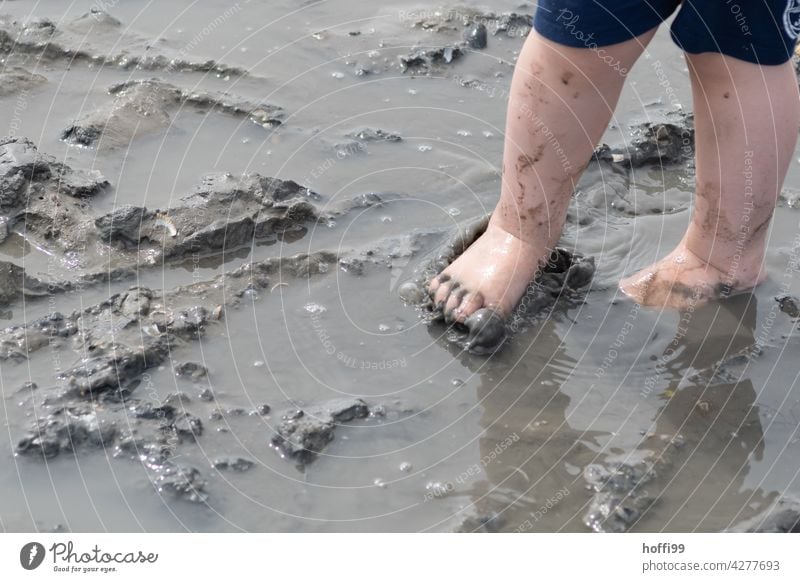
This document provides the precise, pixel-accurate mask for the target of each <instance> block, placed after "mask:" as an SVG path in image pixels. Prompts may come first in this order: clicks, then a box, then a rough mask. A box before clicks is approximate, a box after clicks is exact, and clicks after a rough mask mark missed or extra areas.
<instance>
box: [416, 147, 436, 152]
mask: <svg viewBox="0 0 800 582" xmlns="http://www.w3.org/2000/svg"><path fill="white" fill-rule="evenodd" d="M417 149H418V150H419V151H421V152H429V151H431V150H432V149H433V146H429V145H421V146H419V147H418V148H417Z"/></svg>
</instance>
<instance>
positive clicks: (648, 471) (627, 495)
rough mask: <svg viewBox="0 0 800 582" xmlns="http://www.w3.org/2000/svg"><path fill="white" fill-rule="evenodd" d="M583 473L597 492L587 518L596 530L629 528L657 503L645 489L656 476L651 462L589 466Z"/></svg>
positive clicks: (607, 530)
mask: <svg viewBox="0 0 800 582" xmlns="http://www.w3.org/2000/svg"><path fill="white" fill-rule="evenodd" d="M583 475H584V478H585V479H586V482H587V484H588V487H589V489H590V490H591V491H593V492H594V496H593V498H592V501H591V503H590V505H589V511H588V512H587V514H586V516H585V517H584V520H583V521H584V523H585V524H586V526H587V527H589V528H590V529H591V530H593V531H596V532H624V531H627V530H628V529H629V528H630V527H631V526H632V525H633V524H635V523H636V522H637V521H638V520H639V518H640V517H641V516H642V513H643V512H645V511H646V510H647V509H649V508H650V507H651V506H652V504H653V498H651V497H650V496H649V495H648V494H647V491H645V490H644V486H645V485H647V484H648V483H649V482H650V481H652V480H653V478H654V477H655V472H654V470H653V467H652V466H651V465H650V464H649V463H646V462H644V461H642V462H639V463H619V464H612V465H611V466H603V465H589V466H588V467H586V469H585V470H584V473H583Z"/></svg>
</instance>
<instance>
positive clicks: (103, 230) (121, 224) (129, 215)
mask: <svg viewBox="0 0 800 582" xmlns="http://www.w3.org/2000/svg"><path fill="white" fill-rule="evenodd" d="M146 212H147V211H146V209H144V208H142V207H139V206H133V205H131V204H124V205H122V206H118V207H117V208H115V209H114V210H113V211H112V212H109V213H108V214H104V215H103V216H101V217H99V218H97V219H96V220H95V221H94V224H95V227H96V228H97V232H98V234H99V235H100V238H101V239H102V240H103V241H104V242H108V243H110V242H113V241H117V240H121V241H125V242H128V243H134V242H138V241H139V239H140V238H141V234H140V232H141V228H142V221H143V219H144V217H145V216H146Z"/></svg>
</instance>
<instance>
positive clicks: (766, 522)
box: [727, 497, 800, 533]
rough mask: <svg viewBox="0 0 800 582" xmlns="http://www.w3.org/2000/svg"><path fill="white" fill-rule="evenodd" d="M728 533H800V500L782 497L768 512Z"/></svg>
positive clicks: (731, 529)
mask: <svg viewBox="0 0 800 582" xmlns="http://www.w3.org/2000/svg"><path fill="white" fill-rule="evenodd" d="M727 531H732V532H746V533H800V500H797V499H792V498H789V497H781V498H780V499H778V500H777V501H776V502H775V503H773V504H772V505H771V506H770V507H769V508H768V509H767V510H766V511H764V512H762V513H761V514H759V515H757V516H755V517H753V518H750V519H748V520H746V521H744V522H742V523H740V524H738V525H737V526H735V527H733V528H730V529H729V530H727Z"/></svg>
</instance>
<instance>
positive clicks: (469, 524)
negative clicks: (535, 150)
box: [0, 0, 800, 532]
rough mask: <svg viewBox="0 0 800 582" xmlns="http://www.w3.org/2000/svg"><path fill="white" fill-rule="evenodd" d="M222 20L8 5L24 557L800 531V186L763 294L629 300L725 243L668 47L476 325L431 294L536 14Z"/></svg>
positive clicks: (360, 10)
mask: <svg viewBox="0 0 800 582" xmlns="http://www.w3.org/2000/svg"><path fill="white" fill-rule="evenodd" d="M187 6H188V4H186V3H183V2H175V3H166V4H164V5H163V6H160V7H159V11H158V12H156V11H151V10H144V11H142V10H141V7H140V6H139V5H138V4H137V3H135V2H133V3H127V2H126V3H117V4H114V5H110V4H109V3H107V5H106V7H105V8H106V11H105V12H103V11H98V10H96V9H95V10H92V5H91V4H90V3H83V4H81V3H78V4H75V5H74V6H66V5H63V3H55V2H49V1H45V2H42V3H39V4H37V6H36V8H35V9H34V8H31V7H30V6H28V5H26V4H25V3H6V4H5V5H4V10H5V11H6V12H7V13H8V14H7V15H4V16H2V17H0V56H2V59H3V60H2V63H0V81H2V82H1V83H0V85H1V86H2V90H0V101H2V105H3V107H2V108H0V124H2V126H4V128H7V129H5V130H0V133H2V134H7V135H6V136H5V137H3V138H2V139H0V317H2V318H3V319H4V320H5V321H4V322H3V325H2V326H0V327H2V328H3V329H2V330H0V363H2V366H0V381H1V386H2V397H0V411H2V416H3V419H4V423H5V424H6V425H7V430H4V431H2V433H3V435H4V436H2V437H0V454H2V455H4V460H5V461H4V462H5V465H6V466H7V467H9V468H10V470H9V471H5V472H2V473H0V528H2V529H4V530H10V531H51V530H53V531H93V530H98V529H106V530H114V531H141V530H144V531H186V530H193V531H242V530H245V531H464V532H529V531H583V532H587V531H604V532H605V531H723V530H725V531H727V530H734V531H743V530H744V531H796V529H797V523H796V522H797V519H796V518H797V499H798V497H799V496H800V489H798V481H797V474H796V468H797V466H798V458H800V440H799V439H798V437H797V426H798V422H800V391H799V390H800V388H798V387H797V383H796V379H795V374H794V372H793V370H794V369H795V366H793V365H792V364H793V358H794V354H795V353H796V351H797V349H798V345H800V344H799V343H798V338H797V319H798V315H799V314H800V310H798V305H800V301H799V300H797V299H796V298H797V297H798V296H799V295H800V282H799V281H798V280H797V279H798V269H797V265H798V264H800V263H799V262H798V260H797V257H798V253H800V242H798V240H797V237H796V233H797V230H798V225H800V215H798V214H797V211H796V206H797V200H798V198H800V194H798V193H800V170H798V167H800V166H798V165H797V164H793V165H792V168H791V170H790V175H789V178H788V179H787V182H786V185H785V188H784V191H783V192H782V193H781V201H780V204H779V208H778V209H777V211H776V214H775V220H774V224H773V227H772V228H773V231H772V232H773V234H772V235H771V238H770V244H769V251H768V255H767V267H768V269H769V271H770V273H771V278H770V279H769V280H768V281H767V282H765V283H764V284H763V285H761V286H760V287H759V288H758V289H756V290H755V292H754V293H753V294H751V295H743V296H737V297H732V298H730V299H728V300H725V301H723V302H720V303H718V304H713V305H708V306H705V307H699V306H698V307H697V308H696V309H692V310H690V311H687V312H685V313H664V314H660V313H656V312H653V311H650V310H646V309H643V308H639V307H638V306H636V305H634V304H630V303H628V302H626V301H624V300H623V299H622V298H621V297H620V296H619V295H618V293H617V291H616V282H617V280H618V279H619V278H620V277H621V276H622V275H623V274H627V273H630V272H632V271H633V270H634V269H636V268H640V267H642V266H644V265H646V264H649V263H651V262H652V261H653V260H655V259H657V258H658V257H660V256H663V255H664V254H666V253H667V252H668V251H669V250H670V249H671V248H672V245H673V244H674V243H676V242H677V241H678V240H679V238H680V236H681V235H682V233H683V229H684V227H685V224H686V222H687V220H688V218H689V215H690V212H691V204H692V191H693V189H694V167H693V155H694V129H693V122H692V117H691V112H690V109H689V103H690V101H689V98H688V97H689V93H688V87H689V84H688V78H687V76H686V72H685V71H684V70H683V68H684V64H683V61H682V60H681V57H680V55H679V53H678V52H677V51H675V49H674V47H673V46H672V45H671V43H670V40H669V38H668V35H666V34H664V32H663V31H662V33H659V35H658V36H657V37H656V38H655V39H654V41H653V43H651V45H650V46H649V47H648V51H649V52H648V58H645V59H642V61H641V62H640V63H639V65H637V67H636V69H634V70H633V71H632V73H631V75H630V77H631V83H630V84H629V86H628V87H627V88H626V91H625V92H624V93H623V95H622V98H621V100H620V106H619V108H618V111H617V115H616V118H615V120H614V123H613V124H612V127H610V128H609V130H608V132H607V133H606V135H605V136H604V137H603V140H602V141H603V145H601V146H600V147H598V149H597V151H596V154H595V157H594V159H593V160H592V162H591V163H590V165H589V167H588V168H587V170H586V173H585V175H584V177H583V179H582V180H581V182H580V184H579V185H578V188H577V189H576V192H575V195H574V197H573V200H572V201H571V204H570V208H569V212H568V219H567V226H566V230H565V233H564V237H563V238H562V240H561V241H560V243H559V248H558V249H557V251H556V252H555V253H554V254H553V256H552V257H551V261H550V264H549V266H548V267H547V269H545V271H544V272H543V273H542V274H541V275H540V276H539V278H538V280H537V281H534V282H532V284H531V286H530V288H529V292H528V293H527V294H526V298H525V301H524V302H523V305H521V306H520V309H519V310H518V311H517V312H516V313H515V314H514V316H513V317H512V318H511V319H510V320H508V321H504V322H499V321H496V320H495V319H494V318H492V317H491V314H483V315H482V316H480V317H478V318H476V320H477V321H474V322H472V323H474V325H471V326H468V327H459V326H452V325H450V324H449V322H447V321H446V317H445V314H442V313H439V312H437V311H436V309H435V306H430V305H426V303H427V302H428V300H427V298H426V295H425V292H424V285H425V282H426V280H427V279H428V278H429V277H430V276H432V275H433V274H435V273H438V272H440V271H441V270H442V269H443V268H444V267H445V266H446V265H447V264H448V263H449V262H450V261H452V260H454V258H455V257H457V256H458V255H459V254H460V253H462V252H463V251H464V249H465V248H466V247H467V246H468V245H469V243H470V242H471V241H472V240H474V239H475V237H476V236H478V235H479V234H480V232H481V229H482V228H483V225H485V217H486V216H487V214H488V213H489V212H490V211H491V209H492V208H493V206H494V202H495V200H496V196H497V192H498V191H499V188H500V181H501V176H500V160H501V157H502V128H503V126H504V121H505V120H504V111H505V101H506V98H507V92H508V85H509V82H510V78H511V74H512V72H513V64H514V61H515V59H516V57H517V55H518V54H519V50H520V48H521V46H522V42H523V39H524V38H525V36H526V35H527V34H528V33H529V31H530V14H531V13H532V11H533V6H531V5H525V4H523V5H518V3H513V2H505V1H504V0H503V1H498V2H494V3H493V4H492V5H491V6H490V7H489V8H488V9H487V8H486V7H481V6H478V5H477V4H476V3H473V2H467V3H466V4H465V5H444V6H441V7H433V8H431V7H430V6H428V5H423V4H414V3H408V2H400V3H399V4H397V5H389V6H387V5H381V6H380V7H378V8H377V9H376V8H375V7H374V6H372V5H368V4H358V3H347V2H344V3H343V2H338V3H316V4H309V5H307V6H304V7H300V8H299V9H298V7H297V6H296V5H295V4H293V3H289V2H285V1H283V0H280V1H278V2H274V3H267V4H264V3H243V4H240V5H236V6H230V5H228V4H223V3H220V2H206V3H202V6H199V5H198V6H194V5H193V7H192V10H190V11H184V9H185V8H187ZM95 8H96V7H95ZM31 11H33V12H32V13H31ZM181 11H184V13H183V14H182V15H181ZM140 12H141V13H140ZM342 15H346V16H347V18H346V19H345V18H344V17H343V16H342ZM258 23H270V24H265V25H263V26H261V25H260V24H258ZM552 129H555V128H552ZM795 157H796V158H800V154H798V155H796V156H795ZM743 170H744V168H743ZM431 307H433V309H431Z"/></svg>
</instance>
